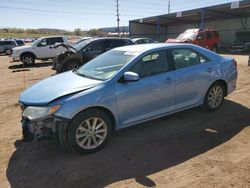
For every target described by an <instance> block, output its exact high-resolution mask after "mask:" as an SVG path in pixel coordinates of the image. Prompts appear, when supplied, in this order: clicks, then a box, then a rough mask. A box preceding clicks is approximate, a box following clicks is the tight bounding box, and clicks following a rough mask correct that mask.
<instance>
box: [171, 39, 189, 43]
mask: <svg viewBox="0 0 250 188" xmlns="http://www.w3.org/2000/svg"><path fill="white" fill-rule="evenodd" d="M166 43H192V40H191V39H182V40H180V39H168V40H167V41H166Z"/></svg>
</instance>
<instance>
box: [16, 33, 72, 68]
mask: <svg viewBox="0 0 250 188" xmlns="http://www.w3.org/2000/svg"><path fill="white" fill-rule="evenodd" d="M56 43H67V39H66V38H65V37H61V36H52V37H41V38H39V39H37V40H36V41H34V42H33V43H32V45H31V46H27V45H26V46H20V47H15V48H13V53H12V58H13V61H20V60H21V61H22V63H23V64H24V65H25V66H31V65H33V64H34V63H35V60H36V59H40V60H47V59H53V58H54V57H55V56H56V55H57V54H58V53H60V52H63V51H65V48H63V47H58V48H52V46H53V45H55V44H56Z"/></svg>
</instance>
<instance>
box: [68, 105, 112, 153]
mask: <svg viewBox="0 0 250 188" xmlns="http://www.w3.org/2000/svg"><path fill="white" fill-rule="evenodd" d="M111 132H112V124H111V120H110V119H109V117H108V115H107V114H106V113H104V112H103V111H100V110H95V109H93V110H87V111H83V112H81V113H80V114H78V115H77V116H76V117H75V118H74V119H73V120H72V122H71V124H70V126H69V129H68V138H69V143H70V146H71V147H73V148H74V149H76V150H77V151H78V152H81V153H85V154H88V153H93V152H96V151H98V150H100V149H102V148H103V147H104V145H105V144H106V143H107V141H108V140H109V138H110V136H111Z"/></svg>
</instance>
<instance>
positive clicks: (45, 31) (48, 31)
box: [37, 28, 68, 34]
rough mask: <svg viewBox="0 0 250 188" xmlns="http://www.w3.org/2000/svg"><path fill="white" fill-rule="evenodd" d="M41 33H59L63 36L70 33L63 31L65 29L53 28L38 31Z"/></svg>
mask: <svg viewBox="0 0 250 188" xmlns="http://www.w3.org/2000/svg"><path fill="white" fill-rule="evenodd" d="M37 30H38V31H39V32H41V33H58V34H63V33H66V32H68V31H66V30H63V29H51V28H39V29H37Z"/></svg>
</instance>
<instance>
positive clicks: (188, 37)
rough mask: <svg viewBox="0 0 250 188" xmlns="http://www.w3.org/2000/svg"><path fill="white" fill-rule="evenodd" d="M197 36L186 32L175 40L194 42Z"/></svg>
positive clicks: (194, 33)
mask: <svg viewBox="0 0 250 188" xmlns="http://www.w3.org/2000/svg"><path fill="white" fill-rule="evenodd" d="M196 35H197V32H192V31H186V32H184V33H181V34H180V35H179V36H178V37H177V38H176V39H177V40H187V39H190V40H195V38H196Z"/></svg>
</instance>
